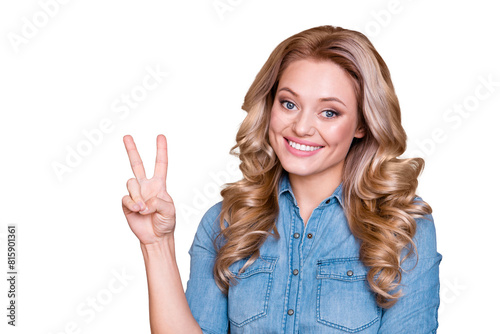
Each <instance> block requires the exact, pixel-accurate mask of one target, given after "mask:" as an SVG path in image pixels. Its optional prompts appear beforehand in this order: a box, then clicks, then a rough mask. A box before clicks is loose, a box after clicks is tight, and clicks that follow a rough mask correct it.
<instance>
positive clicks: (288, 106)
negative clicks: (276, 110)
mask: <svg viewBox="0 0 500 334" xmlns="http://www.w3.org/2000/svg"><path fill="white" fill-rule="evenodd" d="M280 103H281V105H282V106H283V107H284V108H285V109H288V110H292V109H294V108H295V107H296V106H295V103H293V102H290V101H287V100H281V101H280Z"/></svg>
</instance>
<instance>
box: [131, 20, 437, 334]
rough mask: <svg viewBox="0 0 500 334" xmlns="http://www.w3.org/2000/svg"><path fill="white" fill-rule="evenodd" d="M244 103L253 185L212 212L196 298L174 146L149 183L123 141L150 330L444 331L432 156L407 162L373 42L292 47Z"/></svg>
mask: <svg viewBox="0 0 500 334" xmlns="http://www.w3.org/2000/svg"><path fill="white" fill-rule="evenodd" d="M243 109H244V110H246V111H247V112H248V115H247V117H246V118H245V120H244V121H243V123H242V124H241V127H240V129H239V132H238V134H237V138H236V141H237V143H236V145H235V146H234V147H233V148H232V149H231V153H232V154H236V155H238V156H239V158H240V160H241V164H240V169H241V171H242V173H243V176H244V177H243V179H242V180H240V181H238V182H234V183H229V184H227V185H226V187H225V188H224V189H223V190H222V191H221V195H222V197H223V201H221V202H219V203H217V204H215V205H213V206H212V207H211V208H210V209H209V210H208V211H207V212H206V214H205V215H204V217H203V219H202V221H201V223H200V225H199V227H198V231H197V233H196V236H195V238H194V241H193V244H192V246H191V249H190V251H189V253H190V255H191V272H190V278H189V281H188V284H187V290H186V293H185V294H184V291H183V289H182V284H181V279H180V276H179V272H178V269H177V266H176V262H175V249H174V237H173V232H174V227H175V210H174V204H173V202H172V199H171V198H170V196H169V195H168V193H167V192H166V186H165V183H166V171H167V144H166V139H165V137H164V136H162V135H160V136H158V138H157V147H158V151H157V159H156V165H155V173H154V176H153V178H152V179H146V177H145V172H144V168H143V165H142V162H141V160H140V157H139V154H138V152H137V150H136V148H135V145H134V142H133V140H132V138H131V137H130V136H125V137H124V142H125V146H126V148H127V152H128V155H129V157H130V162H131V165H132V169H133V171H134V175H135V176H136V178H133V179H130V180H129V181H128V183H127V188H128V190H129V193H130V195H127V196H124V198H123V210H124V212H125V215H126V217H127V220H128V222H129V225H130V227H131V229H132V231H133V232H134V233H135V234H136V236H137V237H138V238H139V240H140V241H141V248H142V251H143V255H144V259H145V263H146V272H147V277H148V288H149V300H150V321H151V328H152V332H154V333H200V332H203V333H228V332H230V333H233V334H234V333H297V332H298V333H363V334H365V333H433V332H435V331H436V329H437V326H438V323H437V311H438V306H439V263H440V261H441V255H440V254H439V253H438V252H437V250H436V239H435V229H434V223H433V220H432V215H431V208H430V206H429V205H428V204H427V203H425V202H424V201H423V200H422V199H421V198H419V197H417V196H416V195H415V191H416V187H417V183H418V182H417V177H418V175H419V174H420V172H421V170H422V168H423V165H424V162H423V160H422V159H420V158H414V159H400V158H398V157H399V156H400V155H401V154H402V153H403V152H404V151H405V148H406V134H405V131H404V129H403V128H402V126H401V115H400V109H399V104H398V100H397V97H396V94H395V92H394V88H393V85H392V82H391V78H390V74H389V70H388V69H387V66H386V65H385V63H384V61H383V60H382V58H381V57H380V55H379V54H378V53H377V51H376V50H375V49H374V47H373V46H372V44H371V43H370V42H369V41H368V39H367V38H366V37H365V36H364V35H362V34H361V33H359V32H355V31H351V30H346V29H342V28H338V27H331V26H322V27H316V28H312V29H309V30H306V31H303V32H301V33H299V34H296V35H294V36H292V37H290V38H288V39H286V40H285V41H283V42H282V43H281V44H280V45H278V46H277V48H276V49H275V50H274V51H273V52H272V54H271V56H270V57H269V59H268V60H267V62H266V63H265V64H264V66H263V68H262V69H261V71H260V72H259V74H258V75H257V77H256V79H255V81H254V83H253V84H252V86H251V87H250V89H249V91H248V93H247V95H246V97H245V101H244V104H243ZM236 149H239V152H238V153H237V152H236ZM141 210H142V211H141Z"/></svg>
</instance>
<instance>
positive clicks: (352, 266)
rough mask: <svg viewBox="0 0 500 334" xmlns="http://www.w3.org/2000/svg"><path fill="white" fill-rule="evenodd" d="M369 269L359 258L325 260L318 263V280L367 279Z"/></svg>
mask: <svg viewBox="0 0 500 334" xmlns="http://www.w3.org/2000/svg"><path fill="white" fill-rule="evenodd" d="M367 272H368V268H366V267H365V266H364V265H363V262H361V261H360V260H359V258H339V259H325V260H319V261H318V271H317V274H316V278H319V279H320V278H331V279H337V280H342V281H360V280H364V279H366V273H367Z"/></svg>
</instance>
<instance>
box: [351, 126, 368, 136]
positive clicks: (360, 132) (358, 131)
mask: <svg viewBox="0 0 500 334" xmlns="http://www.w3.org/2000/svg"><path fill="white" fill-rule="evenodd" d="M365 134H366V128H365V127H364V126H362V125H360V126H358V128H357V129H356V132H354V138H363V137H364V136H365Z"/></svg>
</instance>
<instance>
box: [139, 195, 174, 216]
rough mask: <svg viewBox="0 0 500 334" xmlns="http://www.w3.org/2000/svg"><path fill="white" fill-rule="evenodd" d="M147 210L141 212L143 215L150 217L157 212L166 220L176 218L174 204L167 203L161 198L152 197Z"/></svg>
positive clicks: (148, 201) (147, 204) (147, 203)
mask: <svg viewBox="0 0 500 334" xmlns="http://www.w3.org/2000/svg"><path fill="white" fill-rule="evenodd" d="M145 203H146V209H145V210H143V211H139V213H141V214H143V215H149V214H152V213H155V212H157V213H158V214H159V215H161V216H163V217H164V218H165V219H169V218H174V217H175V208H174V203H172V202H170V201H165V200H163V199H161V198H159V197H156V196H155V197H151V198H150V199H148V200H147V201H146V202H145Z"/></svg>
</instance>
